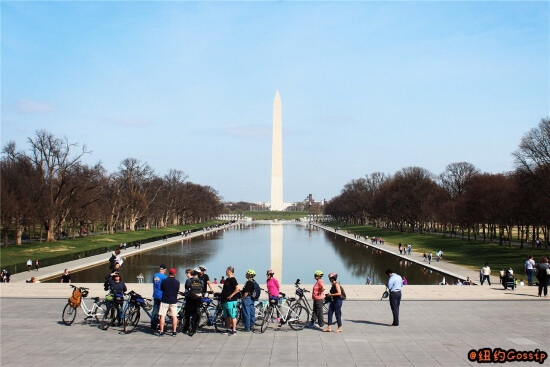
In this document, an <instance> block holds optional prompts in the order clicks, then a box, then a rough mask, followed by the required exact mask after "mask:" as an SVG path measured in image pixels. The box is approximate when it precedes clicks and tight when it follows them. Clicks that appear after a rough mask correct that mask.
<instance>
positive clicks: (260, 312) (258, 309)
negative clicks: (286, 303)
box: [254, 302, 267, 326]
mask: <svg viewBox="0 0 550 367" xmlns="http://www.w3.org/2000/svg"><path fill="white" fill-rule="evenodd" d="M266 309H267V307H265V308H264V303H263V302H259V303H258V304H256V306H254V313H255V314H256V322H255V323H254V324H255V325H256V326H261V325H262V321H263V320H264V313H265V311H266Z"/></svg>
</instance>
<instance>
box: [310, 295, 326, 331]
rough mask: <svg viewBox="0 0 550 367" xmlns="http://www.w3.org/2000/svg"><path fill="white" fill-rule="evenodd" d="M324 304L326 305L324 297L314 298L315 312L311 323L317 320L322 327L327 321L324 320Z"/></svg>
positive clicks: (312, 314)
mask: <svg viewBox="0 0 550 367" xmlns="http://www.w3.org/2000/svg"><path fill="white" fill-rule="evenodd" d="M323 305H324V300H322V299H314V300H313V312H312V313H311V323H314V322H316V321H317V323H318V324H319V326H320V327H323V326H324V325H325V322H324V321H323Z"/></svg>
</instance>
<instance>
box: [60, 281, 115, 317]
mask: <svg viewBox="0 0 550 367" xmlns="http://www.w3.org/2000/svg"><path fill="white" fill-rule="evenodd" d="M70 286H71V287H72V288H73V294H74V292H75V290H76V289H78V290H79V291H80V293H81V297H82V298H81V301H80V308H82V311H83V312H84V314H85V315H86V317H85V318H84V320H88V319H89V318H95V319H96V321H97V322H101V320H102V319H103V314H104V313H105V312H106V311H107V307H106V306H105V301H100V299H99V297H94V298H92V300H93V301H94V303H93V305H92V306H91V308H89V307H88V305H87V304H86V302H85V301H84V298H86V297H87V296H88V293H89V288H85V287H77V286H74V285H70ZM77 309H78V307H73V305H71V303H70V302H67V304H66V305H65V308H63V314H62V317H61V318H62V320H63V323H64V324H65V325H72V323H73V322H74V320H75V318H76V311H77Z"/></svg>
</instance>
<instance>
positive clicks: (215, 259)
mask: <svg viewBox="0 0 550 367" xmlns="http://www.w3.org/2000/svg"><path fill="white" fill-rule="evenodd" d="M413 246H414V244H413ZM122 255H123V258H124V263H123V265H122V267H121V274H122V277H123V279H124V281H126V282H130V283H135V282H137V278H136V277H137V276H138V274H140V273H142V274H143V276H144V277H145V282H146V283H150V282H151V279H152V277H153V274H154V273H156V272H157V271H158V267H159V265H160V264H166V265H167V266H168V267H175V268H176V269H177V270H178V275H177V278H178V279H180V280H181V279H184V278H185V275H184V273H185V269H187V268H193V267H196V266H198V265H202V264H204V265H205V266H206V268H207V271H206V273H207V274H208V275H209V276H210V280H211V281H213V280H214V278H217V280H218V281H219V280H220V279H221V277H222V275H225V269H226V268H227V267H228V266H229V265H231V266H234V267H235V274H236V278H237V280H238V281H239V283H242V282H244V280H245V276H244V274H245V273H246V270H247V269H249V268H252V269H254V270H256V273H257V274H258V275H257V277H256V279H257V280H258V281H259V282H260V284H261V283H263V282H264V278H265V272H266V270H267V269H273V270H274V271H275V278H277V279H278V280H279V282H280V283H282V284H291V283H294V281H295V280H296V279H297V278H300V279H301V280H302V283H304V284H312V283H314V279H313V273H314V272H315V270H322V271H323V272H324V273H325V277H324V279H325V282H328V278H327V275H328V273H330V272H336V273H338V280H339V281H340V282H341V283H342V284H365V281H366V278H367V276H369V277H371V278H372V280H373V283H374V284H384V283H385V282H386V281H387V276H386V275H385V273H384V272H385V271H386V269H388V268H391V269H393V270H394V271H395V272H397V273H398V274H400V275H401V276H406V277H407V280H408V281H409V284H422V285H436V284H438V283H440V282H441V280H442V278H443V276H445V278H446V280H447V281H448V282H456V279H455V278H452V277H450V276H447V275H442V274H440V273H438V272H435V271H432V270H430V269H427V268H425V267H423V266H421V265H417V264H413V263H411V262H410V261H406V260H402V259H399V258H398V257H396V256H394V255H390V254H387V253H385V252H382V251H379V250H376V249H374V248H372V247H370V246H365V245H364V244H361V243H358V242H356V241H354V240H350V239H345V238H343V237H341V236H337V235H335V234H334V233H330V232H326V231H324V230H321V229H318V228H316V227H313V226H310V225H308V224H306V223H301V222H274V223H258V222H252V223H250V224H242V225H238V226H235V227H230V228H227V229H225V230H219V231H217V232H213V233H211V234H209V235H205V236H201V237H195V238H192V239H187V240H185V239H184V240H182V241H180V242H178V243H176V244H171V245H166V246H164V247H160V248H156V249H153V250H150V251H146V252H142V253H140V254H137V255H134V256H130V257H124V251H123V253H122ZM412 256H418V254H416V255H415V254H413V255H412ZM109 257H110V254H105V261H106V263H105V265H101V266H96V267H93V268H89V269H86V270H82V271H78V272H73V273H71V280H72V281H73V282H86V283H95V282H103V279H104V277H105V275H106V274H107V273H108V272H109V269H108V263H107V259H108V258H109ZM69 270H70V269H69ZM52 281H57V282H59V281H60V278H57V279H53V280H52Z"/></svg>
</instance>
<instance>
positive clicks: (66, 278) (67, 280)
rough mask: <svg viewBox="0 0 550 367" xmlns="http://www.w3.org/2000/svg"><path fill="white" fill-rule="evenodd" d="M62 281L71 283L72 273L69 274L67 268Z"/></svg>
mask: <svg viewBox="0 0 550 367" xmlns="http://www.w3.org/2000/svg"><path fill="white" fill-rule="evenodd" d="M61 283H69V284H70V283H71V274H69V270H67V269H65V271H64V272H63V275H61Z"/></svg>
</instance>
